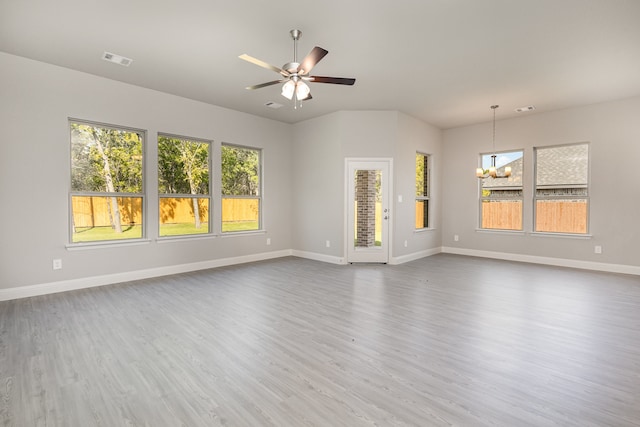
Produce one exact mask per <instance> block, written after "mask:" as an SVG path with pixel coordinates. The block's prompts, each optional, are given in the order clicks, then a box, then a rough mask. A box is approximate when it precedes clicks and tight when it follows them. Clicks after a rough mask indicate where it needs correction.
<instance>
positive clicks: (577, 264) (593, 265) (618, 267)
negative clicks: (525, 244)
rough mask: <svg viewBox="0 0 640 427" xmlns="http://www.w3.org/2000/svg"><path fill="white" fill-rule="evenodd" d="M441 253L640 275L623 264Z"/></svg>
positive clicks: (472, 251) (461, 251) (459, 250)
mask: <svg viewBox="0 0 640 427" xmlns="http://www.w3.org/2000/svg"><path fill="white" fill-rule="evenodd" d="M442 252H443V253H448V254H457V255H468V256H477V257H482V258H493V259H503V260H507V261H519V262H530V263H533V264H546V265H554V266H557V267H570V268H581V269H584V270H595V271H606V272H609V273H622V274H634V275H640V267H638V266H634V265H624V264H608V263H604V262H592V261H580V260H575V259H566V258H551V257H542V256H536V255H521V254H511V253H506V252H492V251H480V250H477V249H464V248H452V247H447V246H443V247H442Z"/></svg>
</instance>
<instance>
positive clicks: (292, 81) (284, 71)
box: [239, 30, 356, 101]
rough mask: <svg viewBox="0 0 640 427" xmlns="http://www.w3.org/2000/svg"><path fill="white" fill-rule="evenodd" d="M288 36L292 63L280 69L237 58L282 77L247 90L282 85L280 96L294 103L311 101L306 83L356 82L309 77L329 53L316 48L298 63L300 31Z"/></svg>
mask: <svg viewBox="0 0 640 427" xmlns="http://www.w3.org/2000/svg"><path fill="white" fill-rule="evenodd" d="M289 34H291V38H292V39H293V62H288V63H286V64H284V65H283V66H282V68H278V67H276V66H274V65H271V64H267V63H266V62H264V61H261V60H259V59H256V58H254V57H252V56H249V55H247V54H243V55H240V56H239V58H240V59H243V60H245V61H247V62H251V63H252V64H255V65H258V66H260V67H263V68H266V69H267V70H273V71H275V72H276V73H279V74H280V75H281V76H282V78H281V79H279V80H272V81H270V82H266V83H260V84H257V85H253V86H248V87H247V89H249V90H254V89H260V88H263V87H267V86H272V85H275V84H278V83H284V85H282V96H284V97H285V98H287V99H294V97H295V101H306V100H309V99H311V89H309V86H308V85H307V84H306V82H312V83H331V84H338V85H349V86H351V85H353V84H354V83H355V82H356V79H351V78H344V77H324V76H310V75H309V73H310V72H311V70H312V69H313V67H315V65H316V64H317V63H318V62H320V60H321V59H322V58H324V57H325V55H326V54H327V53H329V51H327V50H325V49H323V48H321V47H318V46H316V47H314V48H313V49H312V50H311V52H309V54H308V55H307V56H306V57H305V58H304V59H303V60H302V62H298V40H299V39H300V36H301V35H302V31H300V30H291V31H290V32H289Z"/></svg>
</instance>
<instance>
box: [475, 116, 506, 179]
mask: <svg viewBox="0 0 640 427" xmlns="http://www.w3.org/2000/svg"><path fill="white" fill-rule="evenodd" d="M498 107H499V105H492V106H491V109H492V110H493V154H492V155H491V166H489V169H483V168H478V169H476V176H477V177H478V178H480V179H484V178H509V177H510V176H511V166H506V167H505V168H504V175H498V169H497V168H496V157H497V156H496V109H497V108H498Z"/></svg>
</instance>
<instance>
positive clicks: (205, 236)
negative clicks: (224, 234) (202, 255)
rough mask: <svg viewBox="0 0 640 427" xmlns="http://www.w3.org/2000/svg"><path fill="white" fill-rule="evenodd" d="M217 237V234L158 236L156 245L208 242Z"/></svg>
mask: <svg viewBox="0 0 640 427" xmlns="http://www.w3.org/2000/svg"><path fill="white" fill-rule="evenodd" d="M217 237H219V235H218V234H209V233H207V234H183V235H180V236H159V237H158V238H157V239H156V242H157V243H171V242H185V241H187V242H188V241H190V240H208V239H215V238H217Z"/></svg>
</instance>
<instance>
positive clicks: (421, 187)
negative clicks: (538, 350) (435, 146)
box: [416, 153, 431, 230]
mask: <svg viewBox="0 0 640 427" xmlns="http://www.w3.org/2000/svg"><path fill="white" fill-rule="evenodd" d="M430 172H431V171H430V169H429V156H428V155H427V154H422V153H416V230H419V229H423V228H428V227H429V197H430V194H429V193H430V192H429V187H430V186H431V183H430V175H431V173H430Z"/></svg>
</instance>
